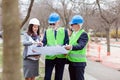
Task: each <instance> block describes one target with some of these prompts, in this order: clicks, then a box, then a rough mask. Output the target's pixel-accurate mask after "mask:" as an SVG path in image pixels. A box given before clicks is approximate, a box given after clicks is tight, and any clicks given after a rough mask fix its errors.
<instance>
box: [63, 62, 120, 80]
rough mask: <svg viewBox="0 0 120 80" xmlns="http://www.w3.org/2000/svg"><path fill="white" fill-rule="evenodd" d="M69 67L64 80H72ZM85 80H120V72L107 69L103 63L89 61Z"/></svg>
mask: <svg viewBox="0 0 120 80" xmlns="http://www.w3.org/2000/svg"><path fill="white" fill-rule="evenodd" d="M67 67H68V65H66V69H65V71H64V77H63V78H64V80H70V79H69V73H68V69H67ZM85 80H120V72H119V71H117V70H115V69H112V68H109V67H106V66H104V65H102V64H101V63H98V62H93V61H90V60H88V62H87V67H86V70H85Z"/></svg>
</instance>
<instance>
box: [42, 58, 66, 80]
mask: <svg viewBox="0 0 120 80" xmlns="http://www.w3.org/2000/svg"><path fill="white" fill-rule="evenodd" d="M65 62H66V59H61V58H55V59H54V60H50V59H46V60H45V77H44V80H51V75H52V71H53V68H54V67H55V79H54V80H62V77H63V71H64V66H65Z"/></svg>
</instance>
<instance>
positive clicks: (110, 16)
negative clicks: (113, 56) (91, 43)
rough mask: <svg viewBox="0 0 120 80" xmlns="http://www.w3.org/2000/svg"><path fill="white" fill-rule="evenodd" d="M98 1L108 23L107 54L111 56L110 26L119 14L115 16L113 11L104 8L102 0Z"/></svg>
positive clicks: (101, 14)
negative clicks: (101, 4)
mask: <svg viewBox="0 0 120 80" xmlns="http://www.w3.org/2000/svg"><path fill="white" fill-rule="evenodd" d="M96 3H97V5H98V9H99V12H100V16H101V18H102V19H103V20H104V22H105V24H106V25H107V26H106V27H105V30H106V39H107V55H108V56H109V55H110V28H111V25H112V24H113V23H114V22H115V21H116V20H117V18H118V16H115V15H114V14H113V13H112V12H111V11H107V10H104V9H102V8H101V6H100V0H96ZM103 11H104V12H103ZM118 14H119V13H118ZM113 16H115V17H113Z"/></svg>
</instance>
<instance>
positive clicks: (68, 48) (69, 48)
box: [64, 45, 72, 50]
mask: <svg viewBox="0 0 120 80" xmlns="http://www.w3.org/2000/svg"><path fill="white" fill-rule="evenodd" d="M64 48H65V49H66V50H71V49H72V46H71V45H66V46H65V47H64Z"/></svg>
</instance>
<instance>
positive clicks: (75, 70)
mask: <svg viewBox="0 0 120 80" xmlns="http://www.w3.org/2000/svg"><path fill="white" fill-rule="evenodd" d="M84 70H85V67H84V66H72V65H69V74H70V80H85V79H84Z"/></svg>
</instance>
